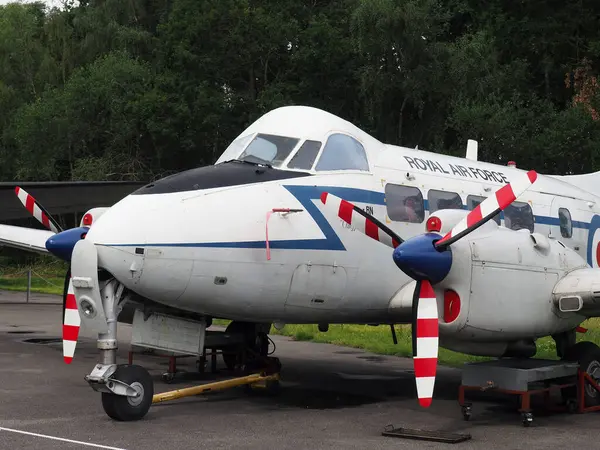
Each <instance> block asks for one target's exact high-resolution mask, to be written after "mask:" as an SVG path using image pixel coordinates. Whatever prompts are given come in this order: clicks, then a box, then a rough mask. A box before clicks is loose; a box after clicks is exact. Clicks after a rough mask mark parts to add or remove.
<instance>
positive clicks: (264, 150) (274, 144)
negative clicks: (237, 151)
mask: <svg viewBox="0 0 600 450" xmlns="http://www.w3.org/2000/svg"><path fill="white" fill-rule="evenodd" d="M299 141H300V139H296V138H290V137H286V136H276V135H274V134H257V135H256V137H255V138H254V139H252V142H250V144H249V145H248V147H246V150H244V152H243V153H242V154H241V155H240V156H239V157H238V158H237V159H238V160H240V161H249V162H254V163H259V164H270V165H271V166H273V167H280V166H281V165H282V164H283V161H285V159H286V158H287V157H288V156H289V154H290V153H291V152H292V150H293V149H294V148H295V147H296V145H297V144H298V142H299Z"/></svg>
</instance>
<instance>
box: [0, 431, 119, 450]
mask: <svg viewBox="0 0 600 450" xmlns="http://www.w3.org/2000/svg"><path fill="white" fill-rule="evenodd" d="M0 431H10V432H11V433H20V434H27V435H29V436H35V437H39V438H44V439H52V440H55V441H62V442H70V443H71V444H80V445H87V446H88V447H95V448H105V449H108V450H125V449H124V448H118V447H109V446H107V445H100V444H91V443H89V442H82V441H74V440H72V439H65V438H59V437H56V436H48V435H46V434H39V433H30V432H29V431H21V430H14V429H12V428H5V427H0Z"/></svg>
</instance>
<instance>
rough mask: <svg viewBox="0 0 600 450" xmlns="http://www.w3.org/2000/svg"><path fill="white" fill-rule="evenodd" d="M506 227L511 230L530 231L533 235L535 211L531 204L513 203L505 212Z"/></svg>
mask: <svg viewBox="0 0 600 450" xmlns="http://www.w3.org/2000/svg"><path fill="white" fill-rule="evenodd" d="M504 226H505V227H506V228H510V229H511V230H521V229H523V228H526V229H528V230H529V231H530V232H532V233H533V228H534V221H533V211H532V210H531V206H529V203H523V202H513V203H512V204H510V205H509V206H507V207H506V209H505V210H504Z"/></svg>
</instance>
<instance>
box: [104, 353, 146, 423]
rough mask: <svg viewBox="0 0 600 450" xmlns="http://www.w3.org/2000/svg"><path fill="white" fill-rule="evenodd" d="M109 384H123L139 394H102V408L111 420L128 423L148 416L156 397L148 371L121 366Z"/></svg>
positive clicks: (127, 365)
mask: <svg viewBox="0 0 600 450" xmlns="http://www.w3.org/2000/svg"><path fill="white" fill-rule="evenodd" d="M108 382H109V383H111V382H112V383H118V382H121V383H123V384H125V385H128V386H129V387H130V388H131V389H133V390H134V391H135V392H136V394H137V395H135V396H130V395H127V396H125V395H117V394H113V393H108V392H102V407H103V408H104V412H106V414H107V415H108V416H109V417H110V418H112V419H114V420H118V421H122V422H127V421H133V420H139V419H141V418H142V417H144V416H145V415H146V413H147V412H148V410H149V409H150V406H151V405H152V397H153V396H154V383H153V382H152V377H151V376H150V374H149V373H148V371H147V370H146V369H144V368H143V367H141V366H136V365H129V364H123V365H119V366H117V370H116V371H115V373H114V374H113V375H112V376H111V377H110V380H109V381H108Z"/></svg>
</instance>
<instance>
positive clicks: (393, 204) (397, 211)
mask: <svg viewBox="0 0 600 450" xmlns="http://www.w3.org/2000/svg"><path fill="white" fill-rule="evenodd" d="M385 205H386V208H387V215H388V217H389V218H390V219H391V220H394V221H396V222H412V223H421V222H423V219H424V218H425V207H424V205H423V194H421V191H420V190H419V189H417V188H415V187H410V186H400V185H397V184H390V183H388V184H386V185H385Z"/></svg>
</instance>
